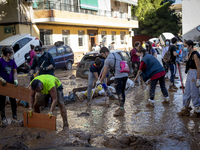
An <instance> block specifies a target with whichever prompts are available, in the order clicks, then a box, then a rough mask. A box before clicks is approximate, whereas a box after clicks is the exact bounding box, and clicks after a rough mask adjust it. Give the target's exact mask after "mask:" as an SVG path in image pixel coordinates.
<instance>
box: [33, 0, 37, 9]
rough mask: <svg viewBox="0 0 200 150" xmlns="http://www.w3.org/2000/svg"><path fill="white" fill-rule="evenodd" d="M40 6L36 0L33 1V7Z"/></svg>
mask: <svg viewBox="0 0 200 150" xmlns="http://www.w3.org/2000/svg"><path fill="white" fill-rule="evenodd" d="M37 7H38V6H37V3H36V0H34V2H33V8H37Z"/></svg>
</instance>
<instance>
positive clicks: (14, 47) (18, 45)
mask: <svg viewBox="0 0 200 150" xmlns="http://www.w3.org/2000/svg"><path fill="white" fill-rule="evenodd" d="M20 48H21V45H20V43H19V42H17V43H15V45H14V46H13V50H14V52H15V53H16V52H17V51H18V50H19V49H20Z"/></svg>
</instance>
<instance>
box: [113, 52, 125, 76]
mask: <svg viewBox="0 0 200 150" xmlns="http://www.w3.org/2000/svg"><path fill="white" fill-rule="evenodd" d="M112 54H113V56H114V59H115V63H114V66H113V67H111V68H110V72H111V73H112V74H113V76H114V74H115V64H116V57H115V54H114V53H112ZM120 68H121V70H120V71H119V72H121V73H129V66H128V64H127V63H126V62H125V61H121V62H120Z"/></svg>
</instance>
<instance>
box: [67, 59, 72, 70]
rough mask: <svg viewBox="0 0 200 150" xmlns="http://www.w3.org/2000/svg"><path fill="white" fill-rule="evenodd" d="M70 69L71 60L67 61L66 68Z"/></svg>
mask: <svg viewBox="0 0 200 150" xmlns="http://www.w3.org/2000/svg"><path fill="white" fill-rule="evenodd" d="M71 69H72V62H71V61H68V62H67V70H71Z"/></svg>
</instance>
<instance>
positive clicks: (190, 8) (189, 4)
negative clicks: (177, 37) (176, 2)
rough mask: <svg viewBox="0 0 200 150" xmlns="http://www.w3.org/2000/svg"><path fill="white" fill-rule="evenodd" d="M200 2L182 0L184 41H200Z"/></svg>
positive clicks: (199, 0)
mask: <svg viewBox="0 0 200 150" xmlns="http://www.w3.org/2000/svg"><path fill="white" fill-rule="evenodd" d="M199 8H200V0H182V29H183V39H186V40H189V39H190V40H195V41H200V17H198V16H200V11H199Z"/></svg>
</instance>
